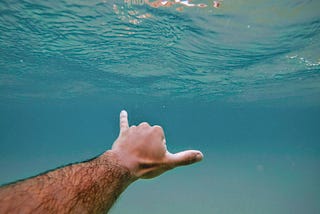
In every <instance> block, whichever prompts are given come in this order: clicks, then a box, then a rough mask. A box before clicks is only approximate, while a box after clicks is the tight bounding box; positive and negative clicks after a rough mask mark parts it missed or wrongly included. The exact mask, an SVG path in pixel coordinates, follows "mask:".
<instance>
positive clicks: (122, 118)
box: [120, 110, 129, 132]
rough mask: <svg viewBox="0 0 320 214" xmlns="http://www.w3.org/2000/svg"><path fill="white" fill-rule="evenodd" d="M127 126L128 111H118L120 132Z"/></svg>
mask: <svg viewBox="0 0 320 214" xmlns="http://www.w3.org/2000/svg"><path fill="white" fill-rule="evenodd" d="M128 128H129V123H128V113H127V112H126V111H125V110H122V111H121V112H120V132H123V131H125V130H127V129H128Z"/></svg>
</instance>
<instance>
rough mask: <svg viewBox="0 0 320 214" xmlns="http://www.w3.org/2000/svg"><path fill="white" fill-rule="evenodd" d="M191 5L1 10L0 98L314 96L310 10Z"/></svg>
mask: <svg viewBox="0 0 320 214" xmlns="http://www.w3.org/2000/svg"><path fill="white" fill-rule="evenodd" d="M194 3H205V4H207V5H208V6H207V7H205V8H200V7H188V6H185V5H183V4H176V5H173V6H172V7H164V6H163V7H152V6H150V5H148V4H146V3H145V2H142V1H133V0H129V1H125V2H123V1H120V0H119V1H108V0H106V1H54V2H47V1H1V3H0V8H1V9H0V10H1V13H0V30H1V34H0V43H1V47H0V54H1V58H0V69H1V72H0V75H1V76H0V81H1V82H0V87H1V91H0V95H1V97H11V98H19V97H24V98H25V97H41V98H48V97H51V98H70V97H77V96H82V95H88V94H89V95H90V94H95V95H102V96H105V95H110V94H114V93H118V94H119V95H124V94H134V95H137V94H139V95H150V94H151V95H152V96H155V97H159V96H160V97H188V98H194V97H198V98H199V97H200V98H203V99H206V100H216V99H219V100H221V99H222V100H257V99H258V100H259V99H265V98H282V97H286V96H300V95H315V94H316V95H318V94H319V92H320V84H319V80H320V79H319V69H320V61H319V60H320V33H319V31H320V18H319V13H318V8H320V3H319V1H311V0H310V1H298V0H295V1H289V0H285V1H280V2H279V1H263V0H261V1H236V0H225V1H221V2H220V3H221V4H220V7H218V8H215V7H213V6H212V2H211V1H203V2H200V1H197V2H194ZM177 8H182V9H180V10H177ZM142 86H143V87H142ZM120 91H121V92H120ZM318 97H319V96H317V98H318Z"/></svg>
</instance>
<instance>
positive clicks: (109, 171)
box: [0, 151, 135, 213]
mask: <svg viewBox="0 0 320 214" xmlns="http://www.w3.org/2000/svg"><path fill="white" fill-rule="evenodd" d="M134 180H135V178H134V177H133V175H132V174H131V173H130V172H129V170H128V169H127V168H125V167H123V166H121V165H120V164H119V161H118V160H117V157H116V155H115V154H113V153H112V152H111V151H108V152H106V153H105V154H104V155H103V156H101V157H99V158H96V159H94V160H91V161H88V162H83V163H79V164H74V165H70V166H67V167H64V168H60V169H57V170H55V171H51V172H48V173H46V174H42V175H39V176H37V177H34V178H31V179H28V180H25V181H21V182H18V183H15V184H11V185H7V186H5V187H3V188H1V189H0V213H105V212H106V211H108V210H109V209H110V208H111V206H112V204H113V203H114V202H115V200H116V199H117V197H118V196H119V195H120V193H121V192H122V191H123V190H124V189H125V188H126V187H127V186H128V185H129V184H130V183H131V182H133V181H134Z"/></svg>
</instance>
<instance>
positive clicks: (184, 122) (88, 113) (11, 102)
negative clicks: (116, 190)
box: [0, 0, 320, 214]
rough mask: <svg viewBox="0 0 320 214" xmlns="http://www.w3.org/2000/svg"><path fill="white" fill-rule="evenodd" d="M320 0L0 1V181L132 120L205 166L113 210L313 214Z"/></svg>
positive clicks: (145, 186) (166, 179) (138, 186)
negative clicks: (159, 130) (156, 128)
mask: <svg viewBox="0 0 320 214" xmlns="http://www.w3.org/2000/svg"><path fill="white" fill-rule="evenodd" d="M319 11H320V1H319V0H304V1H302V0H281V1H279V0H278V1H275V0H268V1H267V0H255V1H253V0H217V1H212V0H194V1H192V2H188V1H185V0H180V1H179V0H175V1H174V0H168V1H161V0H156V1H150V2H149V1H144V0H99V1H97V0H90V1H89V0H88V1H87V0H83V1H80V0H64V1H62V0H56V1H38V0H30V1H26V0H0V185H1V184H4V183H7V182H12V181H15V180H17V179H22V178H26V177H29V176H33V175H35V174H37V173H40V172H43V171H46V170H48V169H53V168H56V167H58V166H61V165H65V164H69V163H72V162H79V161H82V160H86V159H89V158H92V157H94V156H96V155H98V154H101V153H102V152H103V151H105V150H106V149H109V148H110V147H111V146H112V142H113V141H114V139H116V137H117V136H118V129H119V128H118V114H119V112H120V110H121V109H123V108H125V109H126V110H127V111H128V113H129V121H130V124H132V125H137V124H139V123H140V122H143V121H147V122H149V123H150V124H152V125H153V124H159V125H161V126H162V127H163V128H164V130H165V133H166V141H167V145H168V149H169V150H170V151H171V152H178V151H181V150H184V149H199V150H201V151H202V152H203V153H204V157H205V158H204V160H203V162H201V163H199V164H197V165H193V166H190V167H185V168H180V169H175V170H173V171H171V172H169V173H166V174H164V175H162V176H161V177H159V178H157V179H154V180H149V181H145V180H143V181H138V182H136V183H134V184H133V185H132V186H130V187H129V188H128V189H127V190H126V192H125V193H124V194H123V195H122V197H121V198H120V200H119V201H118V203H117V204H116V206H115V207H114V209H113V210H112V211H111V213H114V214H117V213H121V214H126V213H127V214H135V213H136V214H144V213H153V214H163V213H184V214H194V213H216V214H270V213H272V214H319V213H320V204H319V201H320V183H319V181H320V171H319V169H320V168H319V166H320V144H319V142H320V132H319V127H320V15H319V14H320V13H319Z"/></svg>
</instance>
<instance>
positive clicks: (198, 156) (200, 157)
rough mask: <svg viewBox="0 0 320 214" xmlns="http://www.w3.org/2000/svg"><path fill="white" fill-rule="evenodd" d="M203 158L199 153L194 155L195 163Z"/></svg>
mask: <svg viewBox="0 0 320 214" xmlns="http://www.w3.org/2000/svg"><path fill="white" fill-rule="evenodd" d="M202 158H203V154H202V153H201V152H199V153H198V154H196V161H201V160H202Z"/></svg>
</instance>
